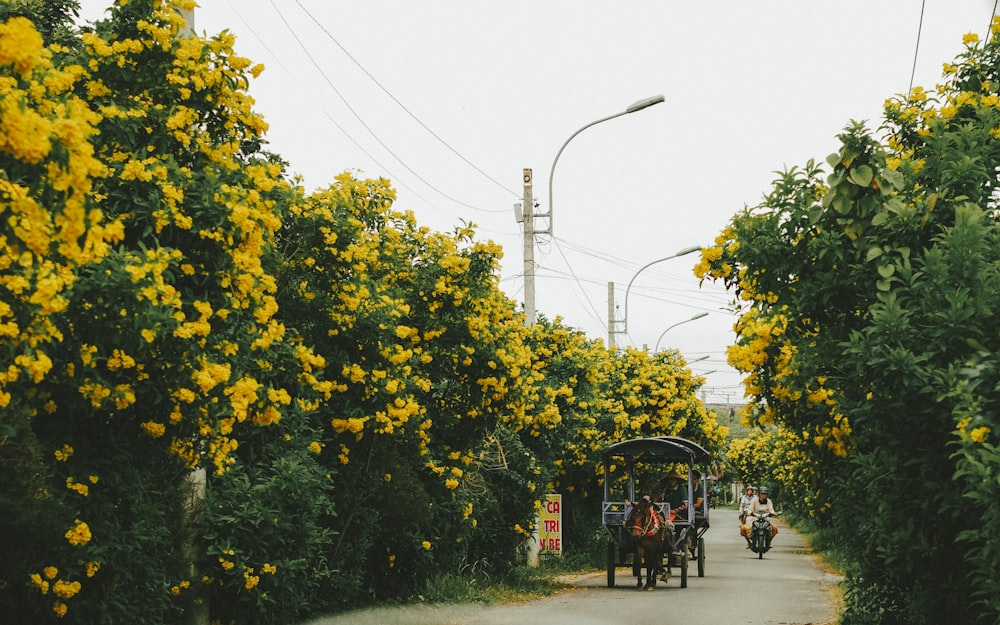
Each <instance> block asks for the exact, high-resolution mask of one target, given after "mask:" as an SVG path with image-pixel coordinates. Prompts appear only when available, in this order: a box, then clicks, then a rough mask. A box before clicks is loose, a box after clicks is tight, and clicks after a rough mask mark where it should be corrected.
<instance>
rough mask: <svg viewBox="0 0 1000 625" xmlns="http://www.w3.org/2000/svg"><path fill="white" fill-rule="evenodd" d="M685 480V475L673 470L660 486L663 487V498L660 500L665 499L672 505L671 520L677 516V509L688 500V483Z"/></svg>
mask: <svg viewBox="0 0 1000 625" xmlns="http://www.w3.org/2000/svg"><path fill="white" fill-rule="evenodd" d="M684 481H685V480H684V476H683V475H681V474H680V473H678V472H677V471H671V472H670V473H667V475H666V477H664V478H663V481H662V482H660V486H661V488H663V498H662V499H661V500H660V501H665V502H667V504H669V505H670V518H671V520H672V519H674V518H675V517H676V516H677V515H676V510H677V509H678V508H680V507H681V505H683V504H684V502H685V501H687V495H688V492H687V485H686V484H685V483H684Z"/></svg>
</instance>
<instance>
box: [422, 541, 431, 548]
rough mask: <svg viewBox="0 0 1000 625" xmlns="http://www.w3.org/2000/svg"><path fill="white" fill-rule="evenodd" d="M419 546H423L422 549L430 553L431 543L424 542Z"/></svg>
mask: <svg viewBox="0 0 1000 625" xmlns="http://www.w3.org/2000/svg"><path fill="white" fill-rule="evenodd" d="M420 544H421V545H423V547H424V549H425V550H426V551H430V550H431V541H429V540H425V541H424V542H422V543H420Z"/></svg>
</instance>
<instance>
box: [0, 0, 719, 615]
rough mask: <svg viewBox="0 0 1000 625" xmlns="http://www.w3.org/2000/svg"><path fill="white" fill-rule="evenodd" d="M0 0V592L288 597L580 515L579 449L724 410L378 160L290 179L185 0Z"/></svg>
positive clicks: (582, 530) (587, 487) (237, 609)
mask: <svg viewBox="0 0 1000 625" xmlns="http://www.w3.org/2000/svg"><path fill="white" fill-rule="evenodd" d="M74 6H75V3H74V2H72V1H65V2H48V3H38V2H5V3H3V4H0V130H2V132H0V167H2V169H0V209H2V212H3V220H2V221H0V250H2V253H0V341H2V346H3V348H4V349H3V352H2V353H3V355H2V356H0V408H2V413H0V530H2V531H0V553H2V554H3V555H4V557H3V558H0V606H2V607H0V620H2V621H3V622H18V623H20V622H30V623H46V622H61V623H97V622H100V623H135V622H156V623H180V622H185V621H188V620H190V619H191V618H192V617H194V616H198V617H207V618H210V619H212V621H213V622H220V623H275V622H292V621H295V620H297V619H305V618H308V617H311V616H315V615H319V614H323V613H327V612H330V611H335V610H339V609H343V608H347V607H351V606H358V605H363V604H367V603H369V602H371V601H372V600H373V599H396V598H401V597H409V596H412V595H414V594H417V593H420V592H421V591H423V590H424V589H425V587H426V585H427V583H428V581H429V580H431V579H432V578H433V577H434V576H435V575H440V574H442V573H449V572H453V573H458V572H459V571H461V570H463V569H465V568H467V567H469V566H472V565H474V566H475V567H476V568H477V570H488V571H503V570H505V569H507V568H509V567H511V566H513V565H514V564H516V563H517V562H518V553H519V548H520V546H521V544H522V542H523V541H524V539H525V538H526V536H528V535H529V534H530V531H531V524H532V523H533V521H534V518H535V506H536V501H537V500H538V499H539V498H540V496H541V495H542V494H543V493H545V492H548V491H550V490H555V491H557V492H561V493H563V494H564V495H565V502H566V508H567V519H566V522H567V526H568V527H567V533H568V538H569V543H570V546H572V544H573V542H574V540H578V539H579V540H582V539H583V538H582V537H586V536H588V535H589V534H592V533H593V531H594V529H595V527H596V525H597V523H598V522H599V521H598V518H599V510H600V505H599V499H600V494H601V488H600V481H599V480H600V475H599V474H598V466H599V462H598V458H597V453H598V452H599V450H600V449H601V448H602V447H604V446H605V445H607V444H608V443H609V442H611V441H615V440H619V439H621V438H629V437H633V436H650V435H660V434H679V435H682V436H687V437H689V438H692V439H694V440H697V441H699V442H700V443H702V444H703V445H705V446H706V447H708V448H710V449H712V450H713V451H719V450H720V449H721V446H722V444H723V442H724V440H725V431H724V429H722V428H719V426H718V425H717V423H716V422H715V418H714V415H712V414H710V413H708V412H707V411H706V409H705V407H704V405H703V404H702V403H701V402H700V401H699V400H698V399H697V396H696V393H697V390H698V388H699V387H700V385H701V384H703V382H704V380H703V379H701V378H698V377H695V376H693V375H692V373H691V372H690V370H688V369H687V368H686V366H685V363H684V361H683V360H682V359H681V358H680V356H679V354H677V353H666V354H661V355H656V356H653V355H650V354H649V353H647V352H645V351H637V350H632V349H629V350H624V351H616V350H613V351H608V350H607V349H605V348H604V346H603V345H602V344H601V343H600V342H597V341H590V340H588V339H586V337H584V336H583V335H582V334H581V333H579V332H577V331H574V330H570V329H568V328H566V327H565V326H563V325H562V324H561V323H560V322H559V320H558V319H556V320H554V321H549V320H546V319H541V320H540V322H539V323H538V324H536V325H535V326H533V327H531V328H526V327H525V325H524V317H523V315H522V314H521V313H520V312H519V311H518V310H517V309H516V306H515V303H514V302H512V301H511V300H509V299H508V298H507V297H505V296H504V295H503V293H502V292H501V291H500V290H499V287H498V282H499V277H498V260H499V256H500V250H499V249H498V248H497V247H496V246H495V245H494V244H492V243H490V242H484V241H480V240H478V239H477V238H476V233H475V231H474V230H473V229H472V228H471V227H466V226H461V227H458V228H456V229H455V231H454V232H450V233H437V232H432V231H429V230H428V229H426V228H423V227H420V226H419V225H418V224H417V223H416V221H415V219H414V217H413V216H412V215H410V214H406V213H402V212H399V211H397V210H395V209H394V208H393V200H394V197H395V196H394V191H393V189H392V188H391V186H390V184H389V182H388V181H385V180H358V179H355V178H354V177H352V176H350V175H347V174H344V175H341V176H338V177H337V178H336V179H335V180H333V181H331V184H330V185H329V186H328V187H327V188H325V189H321V190H319V191H317V192H315V193H312V194H309V195H308V196H307V195H306V194H305V193H304V192H303V190H302V189H301V188H299V187H298V186H297V183H296V181H295V180H294V179H293V178H290V177H289V176H288V175H287V174H286V172H285V164H284V163H283V162H282V161H281V159H280V157H279V156H278V155H274V154H270V153H267V152H265V151H263V150H262V147H261V146H262V145H263V141H262V139H263V136H264V134H263V133H264V131H265V129H266V124H265V122H264V120H262V119H261V118H260V117H259V116H258V115H257V114H256V113H254V111H253V110H252V108H251V106H250V105H251V100H250V98H249V97H248V95H247V92H246V89H247V86H248V84H249V81H250V80H251V79H252V78H253V77H254V76H256V75H257V73H258V72H260V71H261V70H262V68H261V67H260V66H254V65H252V63H251V62H250V61H249V60H247V59H244V58H241V57H239V56H238V55H236V54H235V53H234V51H233V44H234V42H233V39H232V37H231V35H229V34H227V33H223V34H220V35H218V36H215V37H212V38H209V39H204V38H200V37H195V36H188V35H183V34H182V32H183V27H184V23H183V19H182V18H181V14H180V13H179V11H178V10H177V9H178V8H180V7H183V8H191V7H192V6H193V2H192V1H190V0H186V1H183V2H163V1H159V0H129V1H128V2H125V1H124V0H122V1H121V2H119V3H118V4H117V5H116V6H115V7H114V8H113V9H112V10H111V11H110V13H109V14H108V16H107V18H106V19H104V20H102V21H100V22H98V23H97V24H95V25H94V26H93V27H92V28H87V29H85V30H84V31H83V32H79V31H77V30H76V29H75V28H74V27H73V26H72V21H71V20H70V16H71V14H72V11H73V9H74Z"/></svg>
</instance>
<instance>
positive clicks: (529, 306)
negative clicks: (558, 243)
mask: <svg viewBox="0 0 1000 625" xmlns="http://www.w3.org/2000/svg"><path fill="white" fill-rule="evenodd" d="M660 102H663V96H662V95H656V96H653V97H650V98H645V99H643V100H639V101H638V102H635V103H633V104H631V105H629V106H628V108H626V109H625V110H624V111H621V112H620V113H615V114H614V115H608V116H607V117H602V118H601V119H598V120H595V121H592V122H590V123H589V124H587V125H586V126H584V127H583V128H580V129H579V130H577V131H576V132H574V133H573V134H572V135H570V137H569V139H566V141H565V142H564V143H563V144H562V147H560V148H559V151H558V152H556V157H555V159H553V160H552V167H551V168H550V169H549V212H548V213H543V214H541V215H532V214H531V213H530V212H529V211H531V207H530V206H525V213H524V238H525V243H524V247H525V252H526V253H525V259H524V312H525V315H526V319H525V322H526V323H527V325H529V326H532V325H535V262H534V254H533V253H532V254H531V255H530V257H529V255H528V253H527V250H528V246H529V245H531V246H533V245H534V238H535V234H536V231H535V229H534V228H535V226H534V218H535V217H548V218H549V227H548V229H547V230H539V231H538V233H539V234H552V212H553V211H552V178H553V176H554V174H555V172H556V163H558V162H559V157H560V156H562V153H563V150H565V149H566V146H567V145H569V142H570V141H572V140H573V138H574V137H576V136H577V135H578V134H580V133H581V132H583V131H584V130H586V129H587V128H590V127H591V126H596V125H597V124H600V123H601V122H606V121H608V120H609V119H614V118H616V117H621V116H622V115H628V114H629V113H637V112H639V111H641V110H642V109H644V108H649V107H650V106H653V105H655V104H659V103H660Z"/></svg>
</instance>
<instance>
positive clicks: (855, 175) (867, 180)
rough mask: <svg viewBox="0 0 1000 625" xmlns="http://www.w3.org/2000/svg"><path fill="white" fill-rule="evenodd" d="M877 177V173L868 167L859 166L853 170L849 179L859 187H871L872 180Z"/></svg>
mask: <svg viewBox="0 0 1000 625" xmlns="http://www.w3.org/2000/svg"><path fill="white" fill-rule="evenodd" d="M874 177H875V172H873V171H872V168H871V167H869V166H868V165H858V166H857V167H854V168H853V169H851V173H850V174H849V178H850V179H851V182H853V183H854V184H856V185H858V186H859V187H869V186H871V183H872V178H874Z"/></svg>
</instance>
